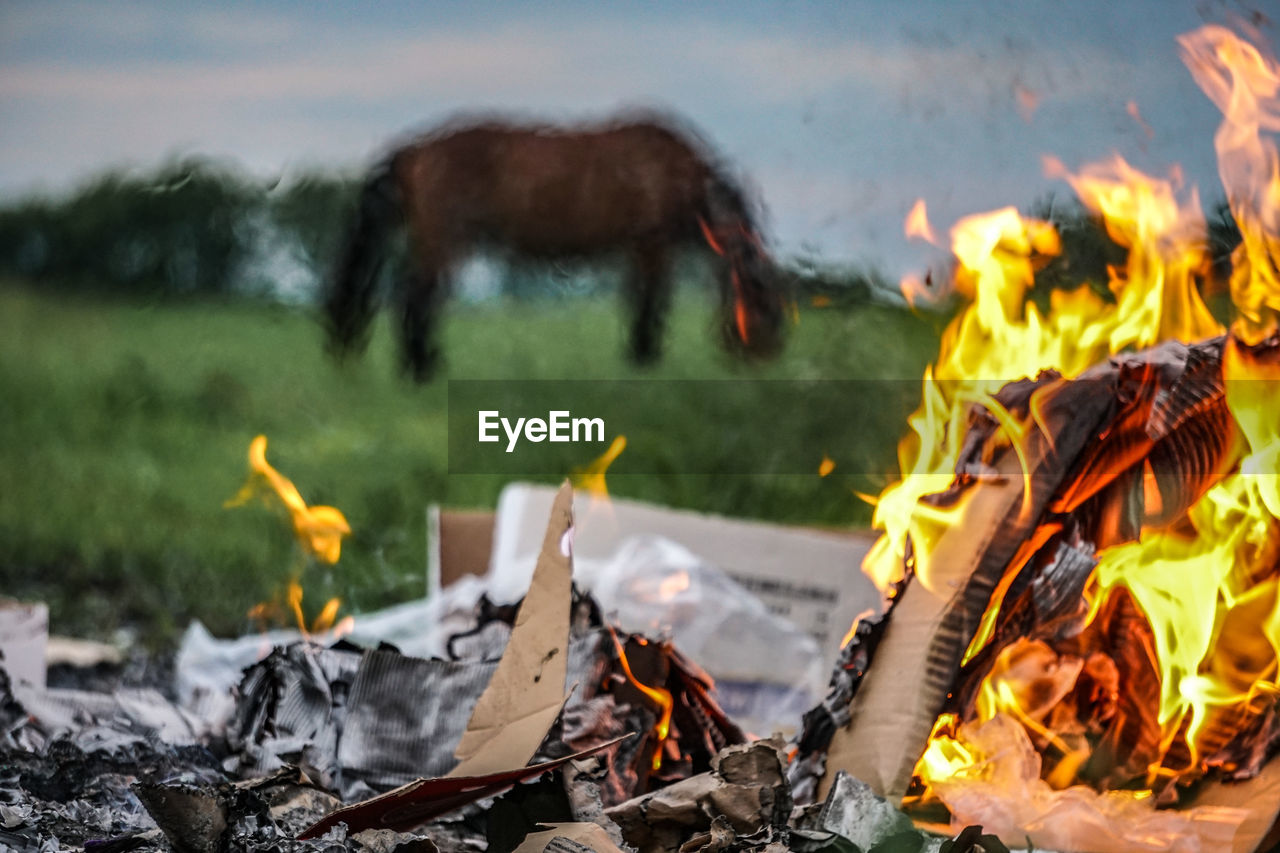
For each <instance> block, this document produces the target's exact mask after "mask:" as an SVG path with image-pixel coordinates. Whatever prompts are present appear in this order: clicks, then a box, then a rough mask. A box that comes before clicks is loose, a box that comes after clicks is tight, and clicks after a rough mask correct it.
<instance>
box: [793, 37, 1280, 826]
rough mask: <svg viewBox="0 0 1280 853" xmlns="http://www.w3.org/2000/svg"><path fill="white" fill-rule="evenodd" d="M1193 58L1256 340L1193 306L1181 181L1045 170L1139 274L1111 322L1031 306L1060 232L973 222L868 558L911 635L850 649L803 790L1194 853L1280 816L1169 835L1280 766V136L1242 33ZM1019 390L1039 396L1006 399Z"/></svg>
mask: <svg viewBox="0 0 1280 853" xmlns="http://www.w3.org/2000/svg"><path fill="white" fill-rule="evenodd" d="M1255 35H1256V34H1255ZM1179 41H1180V44H1181V46H1182V49H1183V55H1184V58H1185V59H1186V60H1187V63H1188V65H1189V66H1190V67H1191V69H1192V73H1193V75H1194V76H1195V77H1196V80H1197V82H1198V83H1200V84H1201V86H1202V88H1204V89H1205V91H1206V93H1208V94H1209V96H1210V97H1211V98H1212V99H1213V100H1214V102H1215V103H1216V104H1218V105H1219V107H1221V108H1222V110H1223V112H1224V116H1225V119H1226V120H1225V121H1224V124H1223V127H1222V129H1221V130H1220V132H1219V134H1218V137H1217V140H1216V143H1217V149H1218V153H1219V160H1220V168H1221V172H1222V176H1223V181H1224V184H1225V185H1226V188H1227V193H1228V198H1229V201H1230V207H1231V212H1232V214H1233V216H1234V218H1235V219H1236V221H1237V223H1238V225H1239V227H1240V230H1241V232H1242V233H1243V234H1244V235H1245V238H1244V242H1243V243H1242V245H1241V247H1240V249H1239V250H1238V251H1237V252H1236V255H1235V257H1234V258H1233V260H1234V266H1235V269H1234V271H1233V273H1232V277H1231V290H1232V296H1233V301H1234V303H1235V306H1236V308H1237V311H1238V316H1237V317H1236V319H1235V321H1234V322H1233V324H1232V326H1231V329H1230V330H1229V331H1228V333H1227V334H1226V335H1225V336H1224V335H1223V334H1222V333H1223V331H1224V330H1223V329H1222V327H1221V326H1220V325H1219V324H1218V322H1217V321H1216V320H1215V319H1214V317H1213V316H1212V315H1211V314H1210V312H1209V311H1208V309H1207V308H1206V306H1205V304H1204V302H1203V301H1202V299H1201V297H1200V293H1199V290H1198V287H1197V285H1198V280H1199V278H1200V276H1201V275H1202V272H1201V271H1202V270H1203V269H1204V266H1205V265H1204V249H1203V245H1204V239H1203V234H1204V222H1203V215H1202V213H1201V212H1200V208H1199V204H1198V199H1197V198H1196V197H1195V195H1194V192H1192V193H1190V194H1189V197H1186V196H1184V197H1182V198H1179V194H1178V191H1179V189H1180V187H1179V186H1178V177H1177V175H1176V174H1175V175H1174V176H1172V177H1171V179H1169V180H1161V179H1156V178H1151V177H1149V176H1146V175H1143V174H1141V173H1139V172H1137V171H1136V170H1134V169H1133V168H1132V167H1130V166H1128V164H1126V163H1124V162H1123V161H1120V160H1119V159H1118V158H1116V159H1113V160H1112V161H1110V162H1108V163H1104V164H1100V165H1098V166H1091V167H1086V168H1085V169H1083V170H1081V171H1080V173H1078V174H1076V175H1070V174H1067V172H1066V170H1065V168H1064V167H1062V165H1061V164H1060V163H1057V162H1056V161H1052V160H1049V161H1047V164H1046V165H1047V169H1048V171H1049V172H1050V174H1054V175H1061V176H1064V177H1066V178H1067V179H1068V180H1069V181H1070V182H1071V184H1072V186H1073V187H1074V188H1075V189H1076V191H1077V194H1078V195H1079V196H1080V198H1081V200H1082V201H1083V202H1084V204H1085V205H1086V206H1087V207H1089V208H1090V209H1091V210H1092V211H1095V212H1097V213H1098V214H1099V215H1101V216H1102V217H1103V218H1104V219H1105V221H1106V225H1107V230H1108V233H1109V234H1110V235H1111V237H1112V238H1113V239H1114V240H1115V241H1116V242H1117V243H1119V244H1121V245H1122V246H1124V247H1125V248H1126V249H1127V252H1128V257H1127V261H1126V263H1125V265H1124V267H1122V268H1121V267H1116V268H1114V269H1113V270H1112V271H1111V273H1110V279H1111V280H1110V282H1109V286H1110V290H1111V295H1112V297H1113V299H1112V300H1110V301H1102V300H1099V299H1097V298H1096V297H1095V296H1094V295H1093V294H1092V293H1091V292H1090V291H1089V289H1088V288H1083V287H1082V288H1080V289H1079V290H1077V291H1076V292H1074V293H1070V294H1066V293H1054V294H1053V298H1052V299H1051V305H1052V310H1051V312H1050V313H1042V312H1041V310H1040V309H1039V308H1038V307H1037V305H1036V304H1035V303H1034V302H1033V301H1031V300H1030V299H1028V298H1027V296H1028V290H1029V288H1030V287H1031V285H1032V284H1033V283H1034V277H1035V270H1036V268H1037V266H1038V265H1039V264H1040V263H1041V262H1042V260H1043V259H1044V258H1046V257H1048V256H1051V255H1053V254H1056V253H1057V252H1058V250H1059V243H1058V239H1057V235H1056V233H1055V232H1054V230H1053V228H1052V226H1051V225H1049V224H1048V223H1045V222H1038V221H1035V220H1028V219H1025V218H1023V217H1020V216H1018V215H1017V214H1016V212H1014V211H1012V210H1004V211H997V212H994V213H991V214H986V215H981V216H975V217H970V218H969V219H966V220H963V221H962V222H960V223H959V224H957V226H956V227H955V228H954V229H953V231H952V243H953V247H954V252H955V256H956V259H957V272H956V275H955V280H954V284H955V287H956V289H958V290H959V291H960V292H961V293H963V294H964V295H965V296H968V297H971V298H972V302H971V304H969V305H968V306H966V307H965V308H964V309H963V310H962V311H961V312H960V313H959V314H958V316H957V317H956V318H955V320H954V321H953V323H952V325H951V327H950V328H949V329H948V330H947V332H946V333H945V334H944V336H943V345H942V349H941V351H940V353H939V358H938V362H937V364H936V365H935V366H934V367H932V368H931V369H930V372H929V373H928V374H926V383H925V387H924V399H923V402H922V406H921V409H920V411H919V412H918V414H917V415H916V416H915V417H914V418H913V419H912V427H913V432H914V433H915V435H914V436H913V437H912V439H911V440H910V441H904V443H903V445H902V462H903V474H904V480H903V482H902V483H900V484H898V485H896V486H894V487H892V488H891V489H889V490H886V492H885V493H884V494H883V495H881V497H880V499H879V503H878V506H877V511H876V521H877V523H878V524H879V525H881V526H883V527H884V528H885V530H886V534H885V536H884V537H883V538H882V539H881V540H880V541H879V542H878V543H877V545H876V547H875V548H874V549H873V551H872V553H871V554H870V556H869V557H868V560H867V561H866V563H865V566H866V567H867V568H868V570H869V571H870V572H871V573H872V574H873V575H874V576H875V577H876V578H877V579H878V581H879V583H880V585H881V588H882V589H885V590H886V591H888V592H889V593H890V598H891V599H892V611H891V613H890V614H889V616H888V618H887V622H886V621H885V619H883V618H882V619H881V620H880V621H878V622H866V623H864V624H865V627H864V628H859V629H857V630H855V631H854V632H853V634H852V638H853V639H852V641H851V643H850V646H851V647H852V648H849V649H847V651H846V654H845V656H844V663H845V664H848V665H850V666H852V667H853V668H854V669H855V670H856V672H855V673H850V672H849V671H847V670H840V669H838V670H837V672H836V674H835V676H834V677H833V679H832V694H831V697H829V700H828V702H826V703H824V705H823V706H822V708H821V709H818V710H816V711H815V713H813V714H811V715H810V717H809V719H808V720H807V721H806V722H807V727H806V728H807V731H806V733H805V735H804V736H803V737H802V738H801V740H800V745H801V758H802V762H801V765H800V769H801V770H805V771H806V772H822V768H821V765H822V763H823V759H824V758H825V761H826V763H825V777H824V779H823V784H824V785H825V786H826V787H830V785H831V784H832V782H833V779H834V777H835V774H836V772H837V771H838V770H841V769H848V770H850V771H851V772H852V773H854V774H855V775H859V776H861V777H863V778H864V779H865V780H866V781H868V782H869V783H870V784H871V785H872V786H873V787H874V788H876V790H878V791H881V792H883V793H886V794H888V795H890V796H892V797H901V796H902V795H903V794H905V793H907V792H908V789H909V787H910V786H912V785H914V788H911V793H912V796H913V797H919V798H928V797H931V796H936V797H939V798H941V799H943V800H944V801H946V802H948V803H950V804H953V805H954V808H955V812H956V815H955V816H956V817H957V818H958V819H964V820H970V819H984V820H988V821H990V822H991V823H992V824H993V825H995V826H998V827H999V828H1000V831H1001V832H1002V833H1006V834H1009V835H1013V836H1015V837H1017V836H1019V835H1021V834H1023V833H1024V832H1029V833H1031V835H1032V838H1033V840H1035V841H1036V842H1037V843H1042V844H1043V843H1047V844H1053V843H1062V844H1065V845H1068V846H1073V847H1086V848H1090V849H1099V848H1103V847H1107V845H1106V844H1104V843H1103V841H1101V840H1100V839H1103V838H1104V837H1106V836H1108V835H1110V836H1113V837H1117V838H1129V839H1130V843H1131V844H1136V843H1137V842H1136V841H1134V839H1136V838H1138V837H1139V836H1142V835H1143V834H1144V833H1148V831H1149V833H1148V834H1154V835H1159V833H1161V832H1163V833H1164V837H1165V838H1166V839H1172V838H1174V837H1178V838H1180V839H1188V838H1191V837H1192V830H1193V827H1192V826H1191V824H1196V825H1197V827H1199V828H1203V827H1208V830H1207V831H1205V832H1200V833H1198V837H1199V841H1197V842H1195V843H1196V844H1199V845H1200V846H1201V848H1202V849H1210V848H1213V849H1224V848H1229V847H1231V846H1232V845H1235V846H1236V847H1238V848H1240V849H1249V848H1250V847H1252V846H1253V845H1255V844H1256V843H1257V842H1258V840H1259V839H1260V838H1261V836H1262V832H1261V830H1260V828H1263V829H1264V828H1265V826H1267V825H1269V824H1270V822H1271V821H1272V820H1273V819H1274V816H1275V810H1276V803H1275V800H1274V798H1272V797H1265V798H1264V797H1263V796H1258V797H1255V798H1252V799H1248V800H1243V799H1242V800H1241V801H1240V802H1239V803H1238V805H1240V806H1243V807H1246V808H1247V811H1248V813H1249V814H1248V817H1245V814H1246V812H1242V811H1240V810H1238V809H1237V810H1232V809H1228V808H1221V807H1219V806H1218V805H1217V803H1220V802H1221V800H1222V797H1221V796H1219V797H1217V798H1216V800H1217V803H1215V808H1214V809H1212V810H1209V811H1207V812H1206V811H1198V810H1197V811H1193V812H1187V813H1184V814H1181V815H1157V814H1155V813H1153V811H1152V807H1153V805H1154V804H1156V803H1157V802H1158V803H1159V804H1161V805H1171V804H1174V803H1181V804H1183V805H1185V804H1187V803H1188V802H1202V801H1203V802H1208V801H1210V800H1214V799H1215V798H1214V797H1213V796H1212V795H1213V793H1214V792H1215V790H1218V788H1217V786H1218V785H1220V784H1221V783H1220V782H1218V781H1217V780H1219V779H1224V778H1225V779H1232V778H1234V779H1242V778H1249V777H1252V776H1255V775H1256V774H1260V773H1262V772H1263V769H1264V767H1265V766H1266V765H1265V763H1266V762H1267V760H1268V759H1270V758H1271V757H1272V755H1273V754H1274V752H1275V749H1276V744H1277V743H1280V723H1278V722H1277V716H1278V715H1277V710H1276V709H1277V707H1278V705H1277V696H1278V695H1280V694H1278V693H1277V688H1276V666H1277V663H1276V661H1277V651H1276V650H1277V649H1280V639H1278V637H1280V634H1277V630H1276V624H1277V623H1276V621H1275V615H1274V614H1275V602H1276V600H1277V595H1280V593H1278V592H1277V589H1278V588H1280V575H1278V574H1277V572H1278V570H1280V561H1278V560H1277V559H1276V554H1277V552H1278V549H1280V522H1277V519H1278V518H1280V497H1278V495H1280V491H1277V490H1276V488H1275V483H1276V482H1277V480H1276V477H1277V471H1278V470H1280V469H1278V468H1277V459H1280V453H1278V451H1277V448H1280V430H1278V429H1277V427H1276V422H1275V406H1274V400H1275V396H1274V387H1275V386H1274V385H1273V384H1272V383H1274V382H1275V381H1276V380H1277V379H1280V307H1278V306H1280V280H1278V279H1277V277H1276V275H1275V269H1276V263H1275V259H1276V258H1277V257H1280V231H1278V230H1277V227H1276V219H1275V202H1276V198H1277V189H1278V187H1280V184H1278V183H1277V182H1280V169H1277V166H1276V164H1277V163H1278V162H1280V155H1277V149H1276V145H1275V142H1274V140H1272V139H1270V138H1269V137H1267V136H1265V135H1264V131H1265V132H1274V131H1275V130H1277V129H1278V128H1280V124H1277V122H1276V115H1277V114H1280V112H1278V110H1280V103H1278V102H1277V91H1280V90H1278V89H1277V84H1278V83H1280V63H1277V62H1276V60H1275V59H1274V58H1273V57H1271V56H1269V55H1267V54H1266V53H1265V51H1263V50H1262V49H1260V47H1259V46H1258V45H1257V44H1250V43H1248V42H1246V41H1244V40H1242V39H1240V38H1239V37H1237V36H1235V35H1234V34H1232V33H1230V32H1228V31H1227V30H1225V29H1223V28H1221V27H1205V28H1203V29H1201V30H1199V31H1197V32H1195V33H1191V34H1188V35H1186V36H1183V37H1182V38H1181V39H1179ZM1162 341H1163V342H1164V343H1161V342H1162ZM1177 341H1187V342H1193V343H1179V342H1177ZM1134 348H1137V349H1138V350H1139V352H1138V353H1136V354H1134V353H1132V352H1130V350H1132V349H1134ZM1108 356H1109V357H1110V360H1109V361H1107V362H1105V363H1102V364H1099V363H1098V362H1100V361H1102V360H1103V359H1104V358H1107V357H1108ZM1090 365H1096V366H1094V367H1090ZM1019 375H1020V376H1024V377H1035V378H1034V379H1031V378H1026V379H1022V380H1018V381H1015V382H1010V383H1004V382H1003V381H1001V380H998V379H993V378H992V377H999V376H1019ZM908 475H910V476H908ZM876 640H878V641H879V642H878V643H876V642H875V641H876ZM873 650H874V660H870V655H871V652H872V651H873ZM869 660H870V666H869V668H868V666H867V663H868V661H869ZM904 676H906V677H904ZM842 703H843V707H842ZM904 712H905V717H904ZM1010 725H1012V726H1016V727H1017V731H1018V732H1020V733H1021V734H1022V735H1023V737H1024V738H1025V739H1026V740H1027V742H1028V743H1031V744H1034V746H1035V751H1034V753H1033V754H1034V758H1035V760H1034V761H1031V760H1030V757H1029V756H1028V754H1026V753H1024V752H1023V751H1022V750H1019V749H1018V748H1017V743H1021V741H1017V740H1016V739H1014V738H1012V737H1010V736H1009V732H1010V731H1012V729H1009V728H1007V727H1008V726H1010ZM986 727H990V728H989V729H988V728H986ZM904 732H905V737H904V736H903V733H904ZM993 732H994V733H995V734H993ZM828 735H829V739H828ZM824 741H826V743H825V744H824ZM922 745H927V748H926V749H923V752H924V755H923V758H920V759H919V761H918V762H917V757H918V756H920V753H921V752H922ZM824 746H825V747H826V749H824ZM824 753H825V754H824ZM1005 760H1007V761H1008V762H1009V763H1007V764H1005V763H1002V761H1005ZM1033 764H1034V772H1031V773H1030V775H1028V774H1027V773H1023V772H1021V771H1024V770H1028V769H1029V768H1030V767H1031V765H1033ZM1041 776H1043V782H1044V783H1045V784H1044V787H1043V788H1041V786H1040V784H1039V782H1040V779H1041ZM995 777H1000V778H1001V779H1002V780H1003V783H1002V784H1001V785H1000V786H998V790H996V789H992V787H991V786H989V785H987V784H986V783H987V782H988V781H990V780H991V779H992V778H995ZM913 779H914V780H915V781H914V782H913V781H912V780H913ZM1032 779H1034V780H1035V782H1036V783H1037V784H1032V783H1031V781H1030V780H1032ZM1080 783H1086V784H1088V785H1091V786H1093V787H1094V788H1097V789H1098V790H1100V791H1102V792H1104V793H1103V795H1102V796H1101V797H1099V796H1098V794H1097V793H1096V792H1093V791H1085V790H1083V789H1078V788H1075V787H1071V786H1073V785H1077V784H1080ZM1117 788H1136V789H1139V790H1136V791H1134V790H1130V791H1128V792H1126V793H1120V792H1118V791H1116V790H1115V789H1117ZM1236 790H1237V791H1240V792H1241V793H1242V794H1243V793H1245V792H1247V791H1248V789H1247V788H1237V789H1236ZM1257 791H1259V792H1262V791H1270V786H1269V785H1267V784H1260V785H1259V786H1257ZM1197 793H1200V795H1201V797H1200V799H1199V800H1197V799H1196V794H1197ZM1206 793H1207V794H1208V796H1205V794H1206ZM1042 795H1043V796H1042ZM1041 800H1043V802H1041ZM1033 801H1035V805H1032V803H1033ZM1123 803H1127V804H1128V806H1131V807H1132V808H1130V809H1127V813H1126V814H1125V815H1124V816H1123V817H1120V816H1117V814H1116V813H1115V810H1113V809H1112V807H1113V806H1117V804H1123ZM979 804H982V805H979ZM1119 811H1126V809H1119ZM1107 812H1111V813H1110V814H1108V815H1107V816H1105V817H1104V816H1103V814H1104V813H1107ZM1046 814H1049V815H1053V817H1051V818H1045V817H1044V816H1045V815H1046ZM975 816H976V817H975ZM1242 818H1243V819H1244V820H1243V823H1242ZM1180 821H1181V822H1182V823H1181V824H1180V823H1179V822H1180ZM1050 824H1052V825H1050ZM1161 824H1163V825H1164V826H1165V829H1157V828H1156V827H1157V825H1161ZM1086 825H1087V826H1092V827H1094V828H1095V832H1094V834H1092V835H1072V832H1073V831H1074V830H1076V829H1079V828H1081V827H1084V826H1086ZM1242 825H1249V826H1250V827H1251V828H1250V829H1248V830H1247V831H1240V832H1236V831H1235V830H1236V827H1237V826H1242ZM1170 827H1180V828H1170ZM1046 839H1048V840H1046ZM1054 839H1057V841H1055V840H1054ZM1179 843H1183V842H1182V841H1179ZM1187 843H1191V842H1187ZM1107 849H1110V848H1107ZM1130 849H1133V848H1132V847H1131V848H1130ZM1189 849H1190V848H1189Z"/></svg>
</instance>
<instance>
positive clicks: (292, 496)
mask: <svg viewBox="0 0 1280 853" xmlns="http://www.w3.org/2000/svg"><path fill="white" fill-rule="evenodd" d="M249 472H250V473H249V479H248V481H247V482H245V484H244V485H243V486H242V487H241V488H240V491H239V492H237V493H236V495H235V497H233V498H231V499H230V500H228V501H226V503H225V504H224V506H226V507H235V506H240V505H242V504H244V503H245V502H246V501H249V500H251V499H252V498H253V497H254V496H256V495H258V494H261V493H262V492H263V491H264V488H263V487H264V485H265V486H266V487H269V489H270V491H268V492H267V494H272V495H274V496H275V497H276V498H278V499H279V500H280V502H281V503H282V504H284V506H285V508H286V509H287V510H288V511H289V519H290V522H291V523H292V526H293V535H294V538H296V539H297V541H298V544H299V545H300V546H301V547H302V549H303V552H304V553H305V554H308V555H310V556H312V557H314V558H316V559H318V560H320V561H322V562H325V563H329V564H333V563H336V562H338V558H339V557H340V556H341V554H342V537H343V536H346V535H349V534H350V533H351V527H350V525H348V524H347V519H346V517H345V516H344V515H343V514H342V512H341V511H339V510H337V509H335V508H334V507H331V506H311V507H309V506H307V503H306V501H304V500H303V499H302V494H301V493H300V492H299V491H298V489H297V487H296V486H294V485H293V483H292V482H290V481H289V479H288V478H287V477H285V476H284V475H283V474H281V473H280V472H279V471H277V470H276V469H275V468H273V467H272V466H271V464H270V463H268V462H267V437H266V436H265V435H259V436H257V437H256V438H254V439H253V441H252V442H250V444H249ZM280 597H281V594H280V593H279V592H277V594H276V599H275V601H262V602H259V603H257V604H255V605H254V606H253V607H251V608H249V612H248V614H247V615H248V618H249V619H250V620H252V621H254V622H257V623H258V624H259V625H261V626H262V627H263V628H265V627H266V626H267V625H268V624H271V623H281V622H285V621H287V619H286V617H285V613H286V612H287V613H289V614H291V615H292V616H293V619H294V622H295V623H296V625H297V627H298V631H299V632H300V633H301V634H302V636H303V637H304V638H306V639H318V638H319V637H320V636H322V635H329V638H330V639H334V640H336V639H338V638H339V637H342V636H345V635H346V634H349V633H350V632H351V630H352V628H353V627H354V624H355V623H354V620H352V618H351V617H350V616H346V617H344V618H343V619H342V621H340V622H337V624H336V625H335V620H336V619H337V617H338V611H339V609H340V608H341V606H342V600H341V599H339V598H331V599H329V600H328V601H327V602H326V603H325V605H324V607H323V608H321V611H320V613H319V614H318V615H317V616H316V618H315V619H313V620H312V621H311V623H310V625H309V626H308V623H307V620H306V617H305V616H304V614H303V611H302V585H301V584H300V583H299V582H298V579H297V577H296V576H295V577H294V578H292V579H291V580H290V581H289V583H288V584H287V586H286V587H285V590H284V593H283V598H284V601H283V602H281V601H280Z"/></svg>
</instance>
